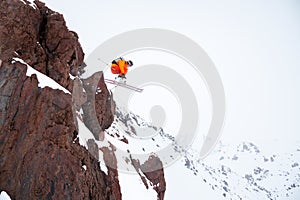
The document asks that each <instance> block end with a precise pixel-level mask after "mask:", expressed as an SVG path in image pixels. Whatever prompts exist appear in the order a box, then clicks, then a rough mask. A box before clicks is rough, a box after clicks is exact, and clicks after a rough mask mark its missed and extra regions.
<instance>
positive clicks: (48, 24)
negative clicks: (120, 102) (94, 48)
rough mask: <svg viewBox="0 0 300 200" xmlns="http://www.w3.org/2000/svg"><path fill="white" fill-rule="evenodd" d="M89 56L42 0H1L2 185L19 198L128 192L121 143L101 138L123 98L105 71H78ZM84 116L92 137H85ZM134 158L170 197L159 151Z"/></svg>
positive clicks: (110, 198) (116, 198)
mask: <svg viewBox="0 0 300 200" xmlns="http://www.w3.org/2000/svg"><path fill="white" fill-rule="evenodd" d="M83 59H84V53H83V50H82V48H81V45H80V43H79V41H78V36H77V34H76V33H75V32H72V31H70V30H68V28H67V27H66V23H65V20H64V18H63V16H62V15H61V14H59V13H57V12H55V11H52V10H51V9H49V8H48V7H46V6H45V4H44V3H42V2H40V1H38V0H35V1H34V2H32V1H30V2H29V1H27V0H1V1H0V192H1V191H6V192H7V193H8V194H9V196H10V197H11V198H12V199H99V200H102V199H103V200H120V199H122V194H121V189H120V184H119V180H118V176H119V172H118V160H117V157H116V155H115V151H116V148H115V147H114V146H113V145H112V144H110V143H109V145H108V146H101V145H99V144H101V141H103V139H104V137H105V133H104V132H105V130H106V129H107V128H109V127H110V126H111V124H112V123H113V122H114V119H115V118H116V113H115V112H116V104H115V102H114V100H113V97H112V94H111V92H110V91H109V90H108V89H107V88H106V85H105V83H104V79H103V74H102V72H97V73H95V74H94V75H92V76H91V77H89V78H86V79H81V78H79V75H80V74H81V72H83V71H84V65H85V64H84V63H83ZM99 91H101V92H99ZM80 124H83V126H85V127H86V128H87V129H88V130H89V131H90V133H91V135H92V139H88V140H87V141H81V140H80V136H79V135H80V134H79V129H80V128H79V127H80ZM129 135H130V134H129ZM113 137H117V136H113ZM123 139H124V140H125V139H126V138H123ZM122 141H123V140H122ZM99 152H101V154H102V155H103V159H102V160H103V163H99V160H101V159H99V155H100V153H99ZM132 160H133V159H132ZM108 163H109V165H108ZM100 164H103V165H107V172H106V173H104V172H103V171H101V169H100ZM129 165H133V166H134V167H135V168H136V170H137V172H142V173H140V174H139V175H140V176H141V179H142V180H143V182H144V184H145V186H146V188H147V189H148V188H149V187H151V186H152V187H153V189H154V190H155V191H156V192H157V198H158V199H160V200H162V199H164V193H165V190H166V183H165V180H164V171H163V169H162V163H161V161H160V160H159V158H157V157H156V156H154V155H151V156H150V157H149V159H148V160H147V161H146V162H145V163H142V164H139V165H136V164H135V163H134V162H131V163H129ZM153 166H154V167H153ZM157 166H158V167H157ZM150 168H155V169H157V168H158V170H155V171H149V169H150ZM146 179H147V180H148V181H149V182H148V183H149V184H150V185H149V184H147V182H145V180H146Z"/></svg>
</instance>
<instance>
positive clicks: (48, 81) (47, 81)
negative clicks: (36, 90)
mask: <svg viewBox="0 0 300 200" xmlns="http://www.w3.org/2000/svg"><path fill="white" fill-rule="evenodd" d="M15 62H20V63H22V64H24V65H26V66H27V72H26V76H29V77H30V76H31V75H33V74H35V75H36V76H37V79H38V82H39V84H38V86H39V87H40V88H44V87H46V86H48V87H50V88H53V89H58V90H62V91H63V92H64V93H66V94H71V93H70V92H69V91H68V90H67V89H66V88H64V87H63V86H61V85H60V84H59V83H57V82H56V81H54V80H53V79H52V78H50V77H48V76H46V75H45V74H42V73H41V72H39V71H37V70H35V69H34V68H32V67H31V66H30V65H28V64H27V63H26V62H25V61H24V60H22V59H20V58H13V61H12V62H11V63H15Z"/></svg>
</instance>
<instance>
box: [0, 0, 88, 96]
mask: <svg viewBox="0 0 300 200" xmlns="http://www.w3.org/2000/svg"><path fill="white" fill-rule="evenodd" d="M35 4H36V6H37V8H36V9H35V8H33V7H31V6H29V5H25V4H24V3H23V2H21V1H20V0H2V1H1V2H0V8H1V9H0V54H1V55H5V56H4V59H5V58H6V59H8V58H11V57H21V58H22V59H23V60H24V61H25V62H26V63H28V64H29V65H30V66H32V67H33V68H35V69H37V70H38V71H40V72H42V73H44V74H46V75H47V76H49V77H51V78H52V79H54V80H55V81H56V82H58V83H59V84H60V85H62V86H64V87H66V88H67V89H69V90H71V89H72V81H71V79H70V77H69V74H72V75H75V76H76V75H77V73H78V66H80V65H81V64H82V62H83V57H84V54H83V51H82V48H81V45H80V44H79V42H78V36H77V34H76V33H74V32H71V31H69V30H68V29H67V27H66V23H65V20H64V18H63V16H62V15H61V14H59V13H57V12H54V11H52V10H50V9H49V8H48V7H46V6H45V5H44V3H42V2H40V1H35Z"/></svg>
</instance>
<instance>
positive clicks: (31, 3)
mask: <svg viewBox="0 0 300 200" xmlns="http://www.w3.org/2000/svg"><path fill="white" fill-rule="evenodd" d="M20 1H21V2H22V3H24V4H25V5H27V4H28V5H30V6H31V7H32V8H34V9H37V7H36V5H35V3H34V0H20ZM26 1H27V2H26ZM28 2H29V3H28Z"/></svg>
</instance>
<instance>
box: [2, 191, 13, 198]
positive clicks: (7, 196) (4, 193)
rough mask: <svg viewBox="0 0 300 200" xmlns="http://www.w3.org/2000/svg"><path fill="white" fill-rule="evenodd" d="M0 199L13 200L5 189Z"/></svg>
mask: <svg viewBox="0 0 300 200" xmlns="http://www.w3.org/2000/svg"><path fill="white" fill-rule="evenodd" d="M0 199H1V200H11V198H10V196H9V195H8V194H7V193H6V192H5V191H2V192H1V194H0Z"/></svg>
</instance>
